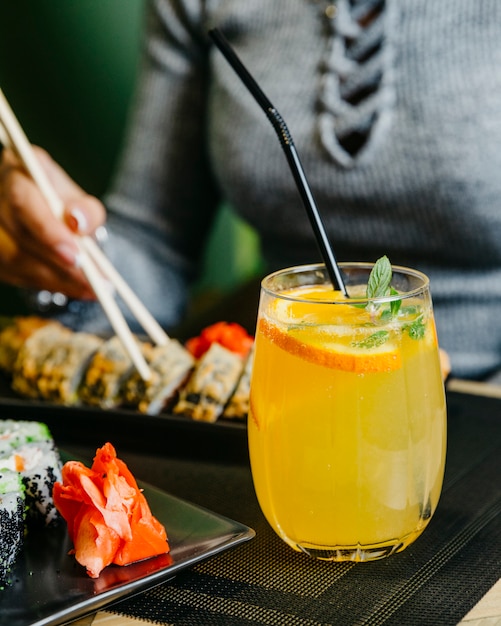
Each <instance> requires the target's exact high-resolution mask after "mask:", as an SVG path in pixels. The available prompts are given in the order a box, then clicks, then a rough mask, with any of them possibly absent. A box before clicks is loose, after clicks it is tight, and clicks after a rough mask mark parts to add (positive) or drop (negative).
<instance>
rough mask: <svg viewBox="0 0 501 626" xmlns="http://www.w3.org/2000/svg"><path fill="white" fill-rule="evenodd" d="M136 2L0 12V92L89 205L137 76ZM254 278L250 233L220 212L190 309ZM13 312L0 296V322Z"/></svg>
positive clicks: (7, 1)
mask: <svg viewBox="0 0 501 626" xmlns="http://www.w3.org/2000/svg"><path fill="white" fill-rule="evenodd" d="M143 2H144V0H15V1H13V0H2V1H1V2H0V87H1V88H2V89H3V91H4V94H5V96H6V97H7V99H8V100H9V102H10V104H11V106H12V108H13V109H14V112H15V114H16V116H17V117H18V119H19V121H20V123H21V125H22V126H23V128H24V130H25V131H26V133H27V135H28V137H29V139H30V140H31V141H32V142H33V143H36V144H39V145H42V146H43V147H44V148H46V149H47V150H48V151H49V152H50V153H51V154H52V156H53V157H54V158H55V159H56V160H57V161H58V162H59V163H60V164H61V165H62V166H63V167H64V168H65V169H66V170H67V171H68V173H69V174H70V175H71V176H72V177H73V178H74V179H75V180H76V181H77V182H78V183H79V184H80V185H81V186H82V187H84V188H85V189H86V190H87V191H89V192H91V193H93V194H96V195H98V196H99V195H100V194H102V193H103V191H104V190H105V189H106V186H107V184H108V182H109V180H110V177H111V176H112V173H113V169H114V167H115V164H116V159H117V155H118V151H119V150H120V145H121V138H122V133H123V130H124V125H125V123H126V117H127V107H128V104H129V99H130V97H131V93H132V89H133V85H134V79H135V75H136V71H137V61H138V55H139V50H140V45H141V28H142V12H143ZM118 269H120V268H118ZM259 269H260V255H259V242H258V238H257V236H256V234H255V232H254V231H253V230H252V229H251V228H250V227H249V226H247V225H246V224H244V223H243V222H241V221H240V220H239V219H238V218H237V217H236V216H235V215H234V214H233V213H232V211H231V210H230V209H229V208H228V207H222V208H221V211H220V214H219V216H218V218H217V220H216V223H215V226H214V228H213V232H212V234H211V237H210V240H209V244H208V248H207V250H206V253H205V263H204V272H203V275H202V277H201V279H200V280H199V282H198V284H197V285H196V287H195V288H194V298H195V300H197V299H199V300H203V299H204V298H206V297H207V294H209V299H211V298H213V297H215V296H217V295H219V294H220V293H224V292H228V291H230V290H231V289H232V288H233V287H235V286H236V285H238V284H240V283H241V282H243V281H245V280H246V279H247V278H250V277H252V276H254V275H255V274H256V273H258V272H259ZM20 308H22V307H21V304H20V300H19V298H18V295H17V291H16V290H15V289H12V288H8V287H6V286H0V314H11V313H13V312H17V311H18V310H19V309H20Z"/></svg>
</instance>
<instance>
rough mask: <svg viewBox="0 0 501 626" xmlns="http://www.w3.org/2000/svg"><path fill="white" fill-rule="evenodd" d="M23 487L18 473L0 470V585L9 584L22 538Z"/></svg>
mask: <svg viewBox="0 0 501 626" xmlns="http://www.w3.org/2000/svg"><path fill="white" fill-rule="evenodd" d="M24 511H25V498H24V485H23V482H22V480H21V476H20V475H19V474H18V472H15V471H11V470H8V469H6V470H0V584H6V583H8V582H9V573H10V570H11V568H12V566H13V564H14V563H15V561H16V559H17V557H18V555H19V553H20V552H21V548H22V546H23V538H24Z"/></svg>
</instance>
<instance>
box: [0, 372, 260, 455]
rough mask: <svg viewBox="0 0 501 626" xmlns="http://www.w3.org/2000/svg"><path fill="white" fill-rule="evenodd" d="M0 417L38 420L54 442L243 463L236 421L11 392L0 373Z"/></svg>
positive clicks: (243, 441) (243, 432) (243, 437)
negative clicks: (95, 405) (212, 420)
mask: <svg viewBox="0 0 501 626" xmlns="http://www.w3.org/2000/svg"><path fill="white" fill-rule="evenodd" d="M0 419H26V420H36V421H40V422H44V423H45V424H47V426H48V427H49V428H50V431H51V433H52V435H53V437H54V439H55V440H56V441H57V443H58V445H60V446H61V447H64V445H65V444H66V445H75V444H76V445H81V446H91V447H92V446H93V447H94V448H95V447H96V442H98V443H97V445H102V444H103V443H105V442H106V441H111V442H113V445H114V446H115V447H116V448H117V449H118V448H120V449H127V450H131V451H133V452H138V453H150V454H161V455H165V456H173V457H180V458H188V459H198V460H203V461H211V460H215V461H218V462H221V461H224V462H227V463H248V458H249V457H248V451H247V428H246V424H245V422H244V421H242V420H238V421H237V420H227V419H223V418H220V419H219V420H218V421H217V422H215V423H213V424H209V423H206V422H197V421H194V420H192V419H190V418H187V417H183V416H177V415H171V414H168V413H160V414H158V415H145V414H142V413H139V412H138V411H133V410H128V409H107V410H103V409H99V408H93V407H85V406H61V405H57V404H53V403H50V402H47V401H39V400H29V399H25V398H20V397H19V396H17V395H16V394H15V393H14V392H13V391H12V389H11V388H10V386H9V383H8V381H7V380H6V379H5V378H4V377H1V376H0Z"/></svg>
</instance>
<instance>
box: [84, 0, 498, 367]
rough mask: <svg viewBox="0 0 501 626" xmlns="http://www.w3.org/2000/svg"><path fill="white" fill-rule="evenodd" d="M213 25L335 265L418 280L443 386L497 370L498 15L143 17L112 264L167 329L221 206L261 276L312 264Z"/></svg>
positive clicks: (112, 224)
mask: <svg viewBox="0 0 501 626" xmlns="http://www.w3.org/2000/svg"><path fill="white" fill-rule="evenodd" d="M334 4H335V6H334ZM215 26H217V27H218V28H220V29H221V30H222V32H223V33H224V34H225V35H226V37H227V38H228V39H229V41H230V43H231V44H232V46H233V47H234V48H235V50H236V51H237V52H238V54H239V56H240V58H241V59H242V60H243V62H244V63H245V64H246V66H247V67H248V69H249V70H250V71H251V72H252V74H253V75H254V76H255V78H256V79H257V80H258V82H259V83H260V85H261V86H262V88H263V90H264V92H265V93H266V95H267V96H268V97H269V98H270V100H271V101H272V102H273V104H274V105H275V107H276V108H277V109H278V110H279V112H280V113H281V114H282V116H283V117H284V119H285V121H286V122H287V125H288V127H289V130H290V131H291V134H292V137H293V138H294V142H295V145H296V148H297V150H298V153H299V155H300V157H301V161H302V164H303V167H304V169H305V171H306V174H307V177H308V180H309V183H310V185H311V187H312V190H313V193H314V196H315V199H316V201H317V204H318V206H319V209H320V211H321V213H322V215H323V217H324V220H325V223H326V226H327V229H328V232H329V235H330V238H331V241H332V243H333V246H334V248H335V251H336V255H337V258H338V260H340V261H344V260H359V261H374V260H376V258H378V257H379V256H381V255H382V254H387V255H388V256H389V258H390V260H391V261H392V262H393V263H398V264H405V265H409V266H412V267H414V268H417V269H420V270H422V271H424V272H425V273H427V274H428V275H429V276H430V278H431V289H432V295H433V301H434V305H435V312H436V317H437V323H438V332H439V339H440V343H441V345H442V346H443V347H444V348H445V349H446V350H448V352H449V353H450V355H451V359H452V365H453V373H454V374H455V375H458V376H467V377H479V376H484V375H487V374H489V373H490V372H493V371H495V370H496V369H500V368H501V210H500V208H501V207H500V204H501V70H500V67H501V2H499V0H476V1H473V2H472V1H471V0H438V1H437V0H386V1H384V0H372V1H371V0H351V1H350V0H337V1H336V2H335V3H333V4H332V6H330V5H329V4H328V3H327V2H323V1H322V0H317V1H315V0H252V1H249V0H152V1H151V2H150V3H149V7H148V16H147V37H146V40H145V50H144V60H143V71H142V74H141V81H140V84H139V87H138V91H137V97H136V99H135V103H134V107H133V115H132V120H131V122H132V123H131V126H130V133H129V135H128V139H127V143H126V150H125V151H124V157H123V160H122V164H121V168H120V173H119V175H118V177H117V180H116V184H115V185H114V187H113V190H112V192H111V193H110V194H109V195H108V197H107V198H106V203H107V205H108V207H109V210H110V217H109V230H110V243H109V254H110V255H111V257H112V260H113V261H114V263H115V264H116V266H117V267H118V268H119V270H120V271H121V272H122V273H123V274H124V275H125V276H126V278H127V279H128V281H129V282H130V283H131V285H132V287H133V288H134V289H135V290H136V291H137V292H138V293H140V294H141V295H142V298H143V300H144V302H145V303H146V304H147V305H148V307H149V308H150V310H151V311H152V312H153V313H154V315H155V316H156V317H157V318H158V319H159V320H160V321H161V322H162V323H163V324H164V325H166V326H167V327H169V326H171V325H172V324H174V323H175V322H177V321H178V320H179V317H180V315H181V314H182V309H183V306H184V300H185V297H186V284H187V281H189V280H190V279H191V278H193V277H194V276H195V275H196V268H197V262H198V261H199V254H200V251H201V249H202V247H203V243H204V241H205V238H206V234H207V232H208V229H209V225H210V223H211V220H212V218H213V216H214V213H215V210H216V208H217V206H219V204H220V202H221V200H222V199H225V200H226V201H228V202H229V203H230V204H231V205H232V206H233V207H234V209H235V210H236V211H237V212H238V213H239V214H240V215H241V216H242V217H243V218H244V219H245V220H247V221H248V222H249V223H250V224H252V225H253V226H254V227H255V228H256V229H257V230H258V232H259V234H260V236H261V241H262V250H263V255H264V257H265V259H266V260H267V261H268V263H269V267H270V269H274V268H278V267H283V266H288V265H290V264H295V263H303V262H314V261H317V260H319V259H320V257H319V253H318V250H317V247H316V244H315V241H314V237H313V234H312V230H311V228H310V225H309V222H308V220H307V217H306V213H305V210H304V208H303V206H302V204H301V201H300V198H299V195H298V193H297V190H296V188H295V185H294V182H293V179H292V176H291V173H290V171H289V168H288V165H287V162H286V159H285V157H284V154H283V151H282V149H281V147H280V143H279V141H278V139H277V137H276V135H275V133H274V131H273V129H272V128H271V126H270V124H269V122H268V120H267V119H266V117H265V116H264V114H263V112H262V111H261V109H260V108H259V107H258V105H257V104H256V103H255V101H254V100H253V99H252V97H251V96H250V95H249V93H248V91H247V89H246V88H245V87H244V86H243V85H242V83H241V82H240V80H239V79H238V78H237V76H236V75H235V73H234V72H233V70H232V69H231V68H230V67H229V66H228V63H227V62H226V60H225V59H224V58H223V56H222V55H221V53H220V52H219V51H218V50H217V49H215V48H214V47H212V46H211V45H210V43H209V40H208V38H207V31H208V29H210V28H212V27H215ZM94 321H95V320H94Z"/></svg>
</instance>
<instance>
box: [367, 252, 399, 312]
mask: <svg viewBox="0 0 501 626" xmlns="http://www.w3.org/2000/svg"><path fill="white" fill-rule="evenodd" d="M391 278H392V269H391V263H390V260H389V259H388V257H387V256H386V255H385V256H382V257H381V258H379V259H378V260H377V261H376V262H375V263H374V267H373V268H372V270H371V273H370V276H369V280H368V282H367V292H366V295H367V298H368V299H369V298H370V299H373V298H384V297H385V296H396V295H398V291H397V290H396V289H394V288H393V287H392V286H391ZM401 304H402V300H401V299H398V300H392V301H391V302H390V316H391V317H394V316H395V315H396V314H397V313H398V311H399V309H400V306H401ZM367 308H368V309H369V310H370V312H371V314H372V315H374V314H375V313H376V312H377V311H378V309H379V308H380V306H377V305H375V304H374V303H373V302H369V303H368V304H367Z"/></svg>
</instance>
